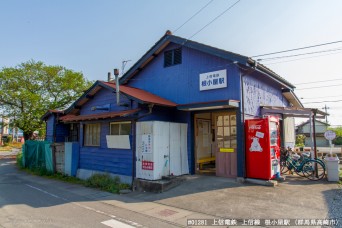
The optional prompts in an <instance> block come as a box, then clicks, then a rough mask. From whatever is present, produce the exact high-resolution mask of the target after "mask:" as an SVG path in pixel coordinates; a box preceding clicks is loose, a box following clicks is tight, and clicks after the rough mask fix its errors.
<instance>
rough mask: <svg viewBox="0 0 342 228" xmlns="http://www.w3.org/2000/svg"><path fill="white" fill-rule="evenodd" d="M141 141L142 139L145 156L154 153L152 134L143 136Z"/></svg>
mask: <svg viewBox="0 0 342 228" xmlns="http://www.w3.org/2000/svg"><path fill="white" fill-rule="evenodd" d="M141 139H142V140H141V144H142V145H141V148H142V153H144V154H149V153H152V135H151V134H147V135H142V137H141Z"/></svg>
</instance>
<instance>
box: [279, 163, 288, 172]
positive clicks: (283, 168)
mask: <svg viewBox="0 0 342 228" xmlns="http://www.w3.org/2000/svg"><path fill="white" fill-rule="evenodd" d="M288 171H289V163H288V162H287V161H286V160H285V161H280V173H281V174H285V173H287V172H288Z"/></svg>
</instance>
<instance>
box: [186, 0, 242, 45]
mask: <svg viewBox="0 0 342 228" xmlns="http://www.w3.org/2000/svg"><path fill="white" fill-rule="evenodd" d="M240 1H241V0H238V1H236V2H235V3H234V4H233V5H231V6H229V7H228V8H227V9H226V10H224V11H223V12H222V13H220V14H219V15H218V16H217V17H215V18H214V19H213V20H211V21H210V22H209V23H207V24H206V25H205V26H203V27H202V28H201V29H200V30H198V31H197V32H195V33H194V34H193V35H192V36H190V37H189V38H188V39H187V40H190V39H191V38H192V37H194V36H196V35H197V34H198V33H200V32H201V31H202V30H203V29H205V28H206V27H208V26H209V25H210V24H212V23H213V22H214V21H216V20H217V19H218V18H219V17H221V16H222V15H223V14H225V13H226V12H228V11H229V10H230V9H231V8H233V7H234V6H235V5H236V4H238V3H239V2H240Z"/></svg>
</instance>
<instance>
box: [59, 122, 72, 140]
mask: <svg viewBox="0 0 342 228" xmlns="http://www.w3.org/2000/svg"><path fill="white" fill-rule="evenodd" d="M69 134H70V125H69V124H64V123H58V124H57V125H56V142H65V140H66V137H68V136H69Z"/></svg>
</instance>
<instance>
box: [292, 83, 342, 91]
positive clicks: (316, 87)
mask: <svg viewBox="0 0 342 228" xmlns="http://www.w3.org/2000/svg"><path fill="white" fill-rule="evenodd" d="M341 85H342V84H337V85H326V86H315V87H307V88H302V89H297V90H304V89H318V88H326V87H335V86H341Z"/></svg>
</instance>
